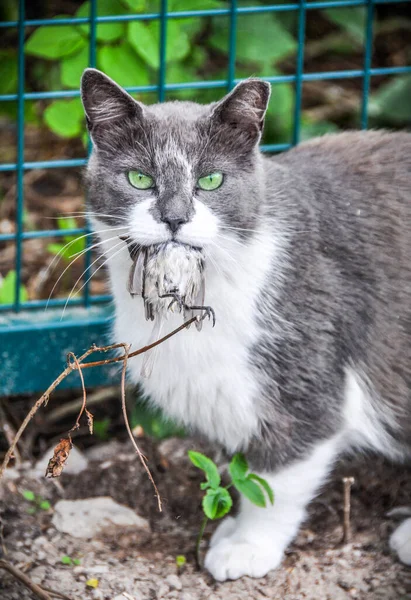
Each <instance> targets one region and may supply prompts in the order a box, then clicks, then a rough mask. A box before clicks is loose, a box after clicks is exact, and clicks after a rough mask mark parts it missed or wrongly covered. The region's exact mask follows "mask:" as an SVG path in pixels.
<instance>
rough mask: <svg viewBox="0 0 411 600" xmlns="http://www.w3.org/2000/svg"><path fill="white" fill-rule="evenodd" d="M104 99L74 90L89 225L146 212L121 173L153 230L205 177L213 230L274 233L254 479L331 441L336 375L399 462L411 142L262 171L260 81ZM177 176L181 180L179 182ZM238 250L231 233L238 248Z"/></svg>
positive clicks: (369, 136)
mask: <svg viewBox="0 0 411 600" xmlns="http://www.w3.org/2000/svg"><path fill="white" fill-rule="evenodd" d="M114 86H115V84H114V83H113V82H111V81H110V80H109V79H108V78H106V77H105V76H103V75H101V74H99V73H98V72H96V71H93V70H88V71H86V74H85V76H84V77H83V88H82V98H83V102H84V106H85V110H86V114H87V117H88V124H89V128H90V132H91V135H92V137H93V140H94V143H95V148H96V150H95V155H94V158H93V159H92V162H91V167H90V169H89V187H90V202H91V204H92V207H93V209H94V210H95V211H101V212H102V213H108V214H113V215H114V217H113V218H112V219H107V218H106V217H102V220H104V219H106V220H107V221H108V222H109V223H110V224H122V223H123V221H122V219H123V218H124V216H125V215H127V209H128V207H130V206H131V205H132V204H133V203H135V202H136V201H138V199H139V196H141V199H145V198H147V193H148V192H147V191H145V192H139V191H138V190H135V189H131V188H130V186H129V184H128V183H127V181H126V177H125V172H126V171H127V170H130V169H140V170H142V171H144V172H145V173H147V174H149V175H152V176H153V177H154V178H155V180H156V183H157V186H156V190H155V191H154V192H152V191H150V192H149V193H155V194H156V197H157V204H156V208H155V213H154V216H155V218H156V219H157V220H159V221H160V220H164V219H165V218H166V217H167V218H183V219H185V220H189V219H190V218H191V215H192V197H193V192H194V187H195V182H196V180H197V179H198V178H199V177H201V176H202V175H204V174H206V173H209V172H211V171H217V170H218V171H222V172H223V173H224V174H225V181H224V185H223V186H222V187H221V188H219V189H218V190H216V191H215V192H213V193H212V194H210V193H207V192H201V191H199V190H196V195H197V197H199V199H200V200H202V201H203V202H204V203H205V204H207V205H208V206H209V207H210V208H211V210H212V211H214V212H215V213H217V214H218V215H219V217H220V218H221V219H222V220H223V222H224V224H226V225H230V226H233V227H238V228H244V229H247V230H254V229H255V228H257V227H258V226H259V225H260V224H261V223H263V222H264V223H266V224H269V226H270V227H271V228H272V231H273V235H275V232H278V231H283V232H285V233H286V234H287V237H288V251H287V261H286V262H285V264H284V265H283V272H282V285H281V286H280V292H279V293H278V281H277V276H278V273H277V266H276V265H273V267H272V273H271V278H270V279H269V280H267V282H266V286H265V289H264V291H263V292H262V294H261V297H260V299H259V303H258V314H257V316H256V318H258V319H260V320H261V322H262V323H263V324H264V327H263V330H264V331H265V333H264V334H263V336H262V337H261V339H260V340H259V341H258V343H257V344H255V346H254V347H253V348H251V349H250V361H251V363H252V365H253V368H255V369H256V370H258V374H259V378H260V380H261V381H263V382H264V392H263V395H262V397H261V398H260V399H259V400H258V402H259V405H258V414H259V421H260V435H258V436H256V438H255V439H254V440H253V441H252V443H251V445H250V448H249V452H248V454H249V457H250V459H251V461H252V464H253V466H254V467H256V468H258V469H269V470H273V469H276V468H277V467H278V466H280V465H284V464H287V463H289V462H290V461H292V460H295V459H297V458H299V457H303V456H304V455H306V453H307V451H308V450H309V449H310V448H312V447H313V446H314V445H315V444H316V443H317V442H318V441H319V440H322V439H324V440H325V439H328V438H330V437H331V436H332V435H333V434H335V433H336V432H337V431H338V430H339V428H340V427H341V426H342V418H343V417H342V411H343V400H344V381H345V371H346V369H347V368H348V367H350V366H351V365H354V366H355V369H356V370H357V371H359V372H361V373H362V374H363V377H364V381H366V382H367V383H368V385H369V388H370V392H371V396H372V399H373V400H372V401H373V402H375V403H379V406H378V409H379V412H380V413H382V414H384V413H385V412H386V414H387V415H388V414H390V415H394V416H395V418H394V424H393V422H392V419H391V420H390V419H389V418H388V416H387V419H386V423H385V429H386V431H387V433H388V436H391V438H392V440H393V444H396V445H397V446H401V447H403V448H404V452H406V451H407V449H409V446H410V439H411V437H410V436H411V398H410V389H411V294H410V292H411V260H410V259H411V135H410V134H407V133H387V132H349V133H344V134H339V135H330V136H324V137H323V138H321V139H316V140H313V141H310V142H307V143H304V144H301V145H300V146H298V147H297V148H295V149H293V150H291V151H289V152H287V153H284V154H283V155H281V156H279V157H275V158H268V157H263V156H262V155H261V153H260V152H259V151H258V148H257V145H258V141H259V139H260V135H261V129H262V124H263V118H264V114H265V110H266V106H267V102H268V98H269V87H268V85H267V84H265V83H264V82H261V81H259V80H248V81H246V82H244V83H243V84H240V85H239V86H237V87H236V88H235V90H234V91H233V92H231V94H230V95H229V96H227V97H226V98H224V99H223V100H222V101H221V102H219V103H217V104H212V105H208V106H200V105H197V104H194V103H189V102H171V103H165V104H162V105H160V104H157V105H153V106H150V107H146V106H143V105H142V104H140V103H137V102H135V101H134V100H132V99H131V98H130V96H128V95H127V94H125V92H122V91H121V89H120V88H118V86H115V87H114ZM107 115H108V117H109V118H107ZM187 164H188V165H189V166H190V169H191V175H190V177H188V176H187V173H186V172H184V173H183V170H182V168H183V166H184V168H186V166H187ZM244 178H246V184H244ZM116 215H119V216H118V217H117V216H116ZM252 236H253V233H252V231H249V232H248V233H247V232H246V231H244V232H238V237H241V238H243V241H244V243H248V241H249V238H250V237H252ZM250 285H252V282H250ZM125 293H126V291H125ZM395 419H396V421H395ZM394 438H395V441H394Z"/></svg>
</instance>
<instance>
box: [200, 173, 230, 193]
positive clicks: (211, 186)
mask: <svg viewBox="0 0 411 600" xmlns="http://www.w3.org/2000/svg"><path fill="white" fill-rule="evenodd" d="M223 179H224V177H223V174H222V173H218V172H216V173H210V174H209V175H206V176H205V177H200V179H199V180H198V181H197V185H198V187H199V188H201V189H202V190H205V191H207V192H211V191H212V190H216V189H217V188H219V187H220V185H221V184H222V183H223Z"/></svg>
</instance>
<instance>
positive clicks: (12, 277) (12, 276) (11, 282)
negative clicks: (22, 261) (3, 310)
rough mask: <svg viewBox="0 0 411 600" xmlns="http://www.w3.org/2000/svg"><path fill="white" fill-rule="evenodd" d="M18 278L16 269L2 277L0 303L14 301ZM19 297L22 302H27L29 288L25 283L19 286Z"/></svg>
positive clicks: (0, 281)
mask: <svg viewBox="0 0 411 600" xmlns="http://www.w3.org/2000/svg"><path fill="white" fill-rule="evenodd" d="M16 278H17V276H16V271H14V270H12V271H9V272H8V273H7V275H6V276H5V277H3V279H0V304H12V303H13V302H14V292H15V289H16ZM19 298H20V302H27V299H28V295H27V290H26V288H25V287H24V285H23V284H21V285H20V287H19Z"/></svg>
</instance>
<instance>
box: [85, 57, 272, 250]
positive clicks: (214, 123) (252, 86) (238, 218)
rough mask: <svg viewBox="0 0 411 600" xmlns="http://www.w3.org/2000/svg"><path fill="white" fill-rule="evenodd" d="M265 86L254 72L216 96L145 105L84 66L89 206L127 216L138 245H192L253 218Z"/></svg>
mask: <svg viewBox="0 0 411 600" xmlns="http://www.w3.org/2000/svg"><path fill="white" fill-rule="evenodd" d="M269 96H270V86H269V84H268V83H266V82H264V81H261V80H259V79H248V80H246V81H243V82H242V83H239V84H238V85H237V86H236V87H235V88H234V90H233V91H232V92H231V93H229V94H228V95H227V96H225V97H224V98H223V99H222V100H221V101H219V102H216V103H213V104H209V105H200V104H196V103H193V102H166V103H163V104H154V105H151V106H146V105H144V104H142V103H141V102H137V101H136V100H134V99H133V98H132V97H131V96H130V95H129V94H127V93H126V92H125V91H124V90H123V89H122V88H121V87H119V86H118V85H117V84H116V83H115V82H114V81H112V80H111V79H110V78H108V77H107V76H106V75H104V74H103V73H101V72H99V71H97V70H95V69H87V70H86V71H85V72H84V75H83V78H82V82H81V97H82V101H83V105H84V110H85V113H86V117H87V125H88V129H89V132H90V135H91V138H92V141H93V147H94V150H93V154H92V157H91V159H90V162H89V168H88V180H89V198H90V204H91V210H92V211H93V213H94V214H97V215H99V220H100V221H103V222H105V223H108V224H109V225H111V226H113V225H126V227H127V228H128V229H129V232H128V233H129V235H130V239H132V241H133V242H134V243H137V244H141V245H151V244H156V243H160V242H165V241H167V240H172V239H173V240H176V241H178V242H182V243H185V244H189V245H192V246H195V247H200V248H201V247H204V246H206V245H208V244H213V243H215V240H216V238H217V236H218V235H219V233H220V235H230V236H232V235H235V236H237V235H239V236H241V234H244V233H246V230H251V229H253V228H254V227H255V225H256V220H257V219H258V215H259V214H260V210H261V196H262V191H263V189H264V177H263V169H262V163H261V155H260V153H259V151H258V142H259V141H260V138H261V133H262V128H263V123H264V115H265V111H266V108H267V103H268V100H269Z"/></svg>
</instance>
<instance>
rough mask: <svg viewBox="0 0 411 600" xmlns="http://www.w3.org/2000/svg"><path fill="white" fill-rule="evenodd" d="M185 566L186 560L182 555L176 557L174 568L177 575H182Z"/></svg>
mask: <svg viewBox="0 0 411 600" xmlns="http://www.w3.org/2000/svg"><path fill="white" fill-rule="evenodd" d="M186 564H187V559H186V557H185V556H184V554H179V555H178V556H176V567H177V572H178V573H182V571H183V570H184V567H185V566H186Z"/></svg>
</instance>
